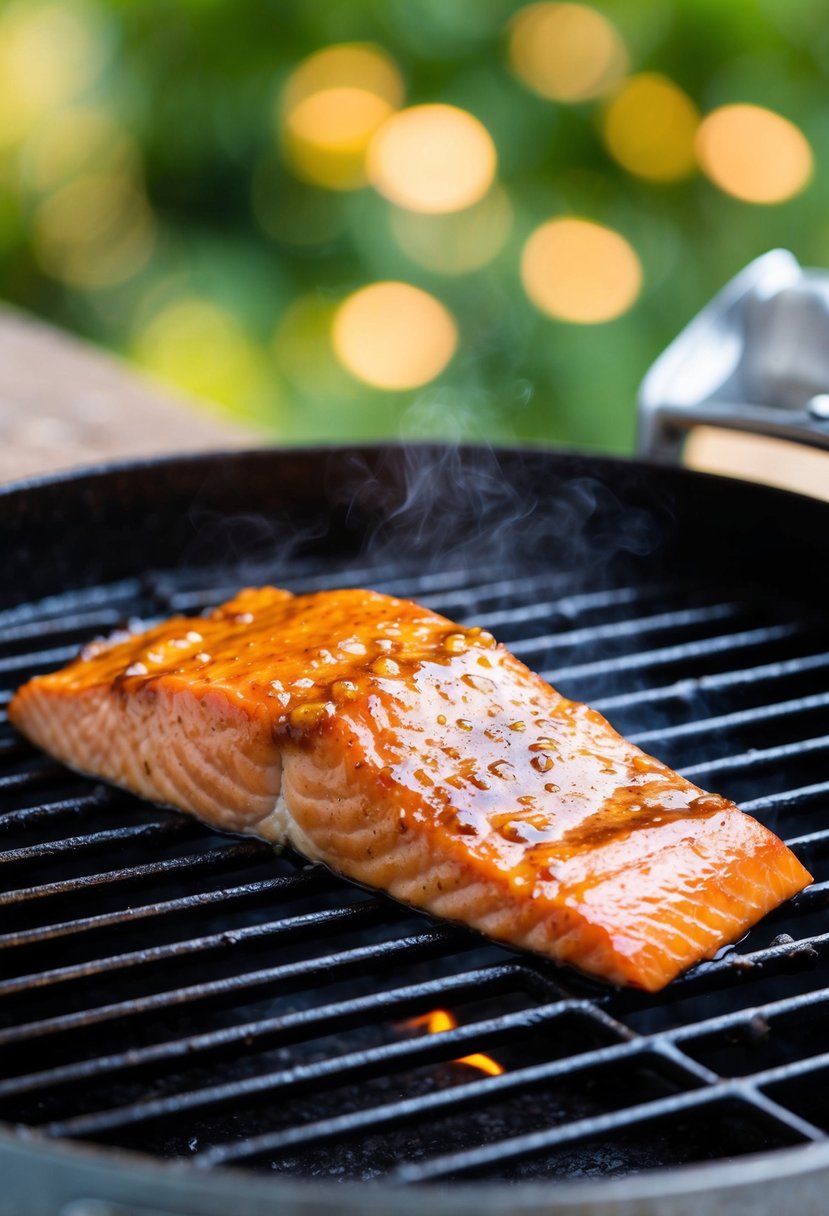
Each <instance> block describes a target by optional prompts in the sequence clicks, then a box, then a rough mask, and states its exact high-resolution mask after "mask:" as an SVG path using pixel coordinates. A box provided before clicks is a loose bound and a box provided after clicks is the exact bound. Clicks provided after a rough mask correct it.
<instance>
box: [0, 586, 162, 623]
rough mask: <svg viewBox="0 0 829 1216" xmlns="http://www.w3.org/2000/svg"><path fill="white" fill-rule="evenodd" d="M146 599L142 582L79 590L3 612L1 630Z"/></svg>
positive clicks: (0, 616)
mask: <svg viewBox="0 0 829 1216" xmlns="http://www.w3.org/2000/svg"><path fill="white" fill-rule="evenodd" d="M141 597H142V585H141V583H140V582H139V580H138V579H134V578H129V579H120V580H119V581H117V582H114V583H97V584H96V585H95V586H93V587H79V588H76V589H75V590H73V591H69V592H65V591H64V592H61V594H60V595H50V596H47V597H46V598H44V599H41V600H34V601H30V602H29V603H23V604H18V605H16V606H15V607H14V608H4V609H2V611H0V628H2V629H8V628H13V627H14V626H15V625H16V624H17V623H18V622H20V621H23V622H24V623H25V622H28V621H31V620H32V619H33V618H34V619H35V620H41V621H44V620H48V619H49V618H50V617H56V616H57V617H64V616H67V615H71V614H72V613H73V612H77V611H79V610H82V609H92V608H95V607H98V606H100V605H102V604H112V603H117V602H118V601H120V600H123V601H124V603H125V604H127V605H130V606H133V605H134V604H135V603H136V601H139V600H140V599H141Z"/></svg>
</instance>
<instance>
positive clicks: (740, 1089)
mask: <svg viewBox="0 0 829 1216" xmlns="http://www.w3.org/2000/svg"><path fill="white" fill-rule="evenodd" d="M0 515H2V519H3V530H4V547H3V551H2V554H0V569H2V576H3V577H2V581H1V582H0V586H2V595H3V601H2V605H0V626H2V649H0V680H1V681H2V688H3V690H4V691H3V692H2V694H0V696H2V701H3V703H4V704H5V703H7V701H8V698H9V696H10V694H11V691H12V690H13V689H14V688H15V687H16V686H17V685H18V684H19V683H21V682H22V681H23V680H25V679H26V678H27V677H28V676H30V675H31V674H33V673H36V672H39V671H45V670H48V669H50V668H53V667H55V666H57V665H59V664H61V663H63V662H64V661H66V660H68V659H69V658H70V657H71V656H72V655H73V654H74V653H75V652H76V650H77V648H78V646H79V645H80V644H82V643H83V642H85V641H87V640H88V639H90V638H91V637H94V636H96V635H100V634H101V633H108V632H110V631H111V630H112V629H113V628H117V627H118V626H119V625H121V624H123V623H124V622H127V621H130V620H133V619H136V618H140V619H141V620H143V621H145V622H149V621H151V620H153V619H156V618H158V617H160V616H162V615H166V614H169V613H170V612H178V611H185V612H187V613H198V612H200V611H202V610H203V609H206V608H208V607H209V606H211V605H212V604H214V603H217V602H220V601H221V600H222V599H223V598H225V597H227V596H228V595H229V594H230V593H231V592H232V591H234V590H235V589H236V588H237V587H238V586H240V585H244V584H251V583H261V582H265V581H271V582H275V583H277V584H279V585H283V586H287V587H290V588H292V589H294V590H297V591H309V590H313V589H315V588H321V587H327V586H332V585H363V586H371V587H375V588H377V589H379V590H382V591H386V592H390V593H394V594H399V595H403V596H410V597H413V598H416V599H418V600H420V601H421V602H423V603H425V604H427V605H429V606H430V607H433V608H435V609H437V610H438V611H441V612H445V613H446V614H447V615H449V616H451V617H453V618H454V619H457V620H459V621H461V622H468V623H473V622H474V623H477V624H481V625H483V626H485V627H486V628H488V629H490V630H492V631H493V632H494V633H495V634H496V636H497V637H498V638H499V639H501V640H503V641H505V642H506V643H507V644H508V645H510V647H511V648H512V649H513V650H514V651H516V652H517V653H518V655H519V656H520V657H521V658H522V659H524V660H525V661H526V662H527V663H528V664H529V665H530V666H532V667H534V668H536V669H537V670H540V671H541V672H542V673H543V674H544V675H545V676H546V677H547V678H549V679H550V680H551V681H552V682H554V684H555V685H556V686H557V687H559V688H560V689H561V690H562V691H563V692H564V693H566V694H568V695H571V696H573V697H578V698H580V699H584V700H588V701H589V702H591V703H592V704H593V705H595V706H596V707H597V708H598V709H600V710H601V711H602V712H604V713H605V714H606V715H607V716H608V717H609V718H610V719H611V721H612V722H613V723H614V725H616V726H617V727H618V728H619V729H620V730H621V731H622V732H623V733H625V734H627V735H629V736H630V737H632V738H633V739H634V740H636V741H637V742H638V743H640V744H641V745H642V746H643V747H645V748H646V749H647V750H652V751H653V752H655V753H656V754H657V755H659V756H660V757H661V758H663V759H665V760H667V761H668V762H669V763H671V764H673V765H674V766H675V767H677V768H679V769H680V770H681V771H683V772H685V773H687V774H688V775H689V776H690V777H691V778H692V779H693V780H695V781H697V782H699V783H700V784H703V785H705V786H708V787H709V788H713V789H717V790H719V791H721V792H723V793H725V794H727V795H730V796H732V797H734V798H736V799H737V800H739V801H740V802H741V804H742V805H743V806H744V807H746V808H747V809H748V810H750V811H751V813H752V814H754V815H755V816H757V817H758V818H760V819H761V820H763V821H764V822H766V823H767V824H769V826H771V827H772V828H773V829H774V830H776V831H778V832H779V833H780V834H781V835H783V836H784V837H785V838H786V839H787V840H788V842H789V843H790V844H791V845H792V847H793V848H794V850H795V851H796V852H797V853H798V855H799V856H800V857H801V859H802V860H803V861H804V863H805V864H806V865H807V866H808V867H809V868H810V869H811V870H812V872H813V873H814V875H815V883H814V885H813V886H812V887H811V888H809V889H808V890H807V891H805V892H804V893H802V894H801V895H800V896H798V897H797V898H796V899H795V900H793V901H792V902H791V903H789V904H787V905H786V906H785V907H783V908H781V909H780V910H779V911H777V912H776V913H774V914H772V915H771V916H770V917H769V918H767V919H766V920H765V921H764V922H763V923H761V924H760V925H758V926H757V927H756V928H755V929H753V930H752V931H751V932H750V933H749V934H748V935H747V936H746V937H745V938H744V939H743V940H742V941H741V942H739V943H737V944H736V945H735V946H734V947H729V948H727V949H725V950H723V951H722V952H721V955H720V956H719V957H717V958H716V959H714V960H712V961H710V962H706V963H703V964H701V965H699V966H697V967H695V968H694V969H693V970H692V971H690V972H689V973H687V974H686V975H684V976H682V977H681V978H679V979H678V980H676V981H675V982H674V983H672V984H671V985H669V987H668V988H667V989H666V990H665V991H664V992H662V993H660V994H656V995H645V994H641V993H636V992H632V991H617V990H613V989H610V988H606V987H603V986H601V985H600V984H598V983H594V982H592V981H590V980H589V979H586V978H583V977H580V976H579V975H577V974H576V973H575V972H572V971H569V970H567V969H564V968H557V967H555V966H553V965H552V964H551V963H549V962H548V961H545V960H543V959H540V958H536V957H532V956H529V955H521V954H518V953H514V952H511V951H508V950H506V949H502V948H500V947H497V946H495V945H492V944H489V943H487V942H486V941H485V940H483V939H482V938H480V937H477V936H475V935H474V934H472V933H470V932H467V931H465V930H463V929H460V928H458V927H455V926H452V925H447V924H442V923H436V922H434V921H432V920H431V919H430V918H428V917H427V916H424V915H421V914H417V913H414V912H412V911H410V910H407V909H406V908H403V907H401V906H399V905H397V904H394V903H392V902H391V901H390V900H388V899H385V898H383V897H381V896H378V895H376V894H373V893H371V892H367V891H364V890H362V889H360V888H358V887H356V886H354V885H352V884H349V883H346V882H344V881H341V880H339V879H337V878H335V877H334V876H332V875H331V874H329V873H328V872H327V871H325V870H323V869H322V868H320V867H313V866H309V865H308V864H307V863H305V862H304V861H303V860H302V859H300V858H297V857H295V856H293V855H290V854H286V855H283V856H279V857H277V856H275V855H274V854H273V853H272V851H271V850H270V849H269V848H268V847H267V846H266V845H265V844H261V843H259V842H256V841H252V840H240V839H235V838H232V837H227V836H221V835H218V834H217V833H215V832H211V831H209V830H208V829H206V828H204V827H202V826H201V825H199V824H198V823H196V822H195V821H194V820H192V819H189V818H187V817H185V816H182V815H178V814H176V813H174V812H172V811H168V810H166V809H161V808H155V807H151V806H148V805H146V804H143V803H141V802H139V801H138V800H137V799H135V798H133V797H131V796H129V795H127V794H125V793H121V792H118V791H113V790H111V789H107V788H104V787H102V786H101V785H99V784H97V783H96V782H94V781H91V780H88V779H86V778H82V777H80V776H77V775H74V774H72V773H70V772H68V771H66V770H65V769H63V768H61V767H60V766H59V765H57V764H55V763H54V762H52V761H51V760H49V759H47V758H46V757H44V756H42V755H39V754H37V753H36V752H35V750H34V749H32V748H31V747H29V746H28V745H27V744H26V743H25V742H23V741H22V740H21V739H20V738H19V737H17V736H16V735H15V734H14V733H13V731H12V729H11V728H10V727H9V726H8V725H7V724H6V723H5V722H4V723H3V724H2V726H0V799H1V800H2V802H1V803H0V805H1V806H2V813H1V814H0V833H2V841H1V842H0V843H2V852H0V873H2V893H0V903H2V907H3V914H2V929H1V931H0V960H2V967H3V972H2V981H0V993H2V998H3V999H2V1004H1V1005H0V1120H2V1121H3V1128H2V1131H0V1176H2V1178H3V1193H2V1195H0V1212H3V1211H9V1212H17V1211H23V1210H25V1211H31V1212H34V1213H38V1214H39V1213H53V1212H64V1213H66V1216H70V1214H71V1216H81V1213H87V1214H89V1216H92V1214H93V1213H97V1214H99V1216H103V1213H116V1212H117V1213H121V1214H123V1213H126V1212H129V1213H133V1212H135V1213H138V1212H142V1211H143V1212H146V1211H150V1210H151V1211H152V1212H153V1213H160V1212H177V1213H187V1212H205V1213H213V1212H215V1213H218V1212H229V1211H232V1212H233V1213H234V1214H239V1216H244V1214H248V1213H249V1214H254V1213H263V1212H269V1211H276V1210H278V1211H279V1212H280V1213H285V1214H289V1213H303V1214H307V1216H310V1214H311V1213H314V1214H315V1216H322V1214H323V1213H334V1212H351V1211H354V1212H357V1211H360V1212H365V1211H366V1210H367V1209H369V1208H371V1209H372V1210H375V1211H377V1212H378V1213H395V1214H402V1216H405V1214H407V1213H414V1212H417V1213H420V1212H421V1211H422V1208H423V1204H424V1203H427V1204H428V1205H429V1207H430V1209H431V1210H432V1211H434V1212H435V1213H436V1214H440V1216H443V1214H444V1213H454V1214H456V1216H460V1214H463V1213H472V1212H475V1213H479V1214H480V1213H484V1214H486V1213H495V1212H498V1213H502V1212H503V1213H506V1212H511V1213H512V1212H520V1213H530V1212H541V1211H544V1212H558V1213H587V1212H594V1211H598V1210H601V1212H603V1213H611V1212H612V1213H627V1212H633V1211H636V1212H638V1213H645V1212H654V1213H655V1212H657V1211H658V1212H663V1211H667V1210H670V1211H671V1212H672V1213H681V1212H686V1211H687V1212H690V1211H698V1210H699V1208H698V1206H697V1204H698V1203H699V1201H700V1197H704V1198H705V1199H706V1200H707V1202H708V1203H709V1204H710V1205H711V1206H712V1207H714V1206H719V1205H721V1203H722V1202H723V1201H724V1199H725V1198H726V1197H730V1199H731V1200H732V1201H733V1202H737V1201H738V1200H739V1201H740V1202H742V1203H744V1204H745V1205H746V1206H745V1210H746V1211H748V1210H757V1209H756V1208H755V1207H753V1206H752V1205H754V1204H756V1203H757V1202H758V1201H759V1202H762V1203H763V1204H764V1205H766V1207H769V1208H771V1209H772V1210H774V1209H777V1210H779V1209H780V1208H781V1207H782V1206H783V1204H784V1203H785V1204H786V1205H787V1206H789V1207H794V1208H796V1209H797V1210H798V1212H808V1211H819V1210H823V1199H824V1192H825V1186H826V1180H827V1178H829V1144H827V1137H828V1136H829V1103H827V1102H826V1100H825V1097H824V1095H825V1092H826V1091H825V1086H826V1075H827V1068H828V1067H829V1031H827V1026H829V1018H827V1012H829V923H827V913H826V905H827V901H828V900H829V871H827V865H828V864H829V821H827V817H826V805H827V795H828V794H829V779H827V778H828V777H829V774H827V768H826V762H827V756H829V691H827V675H828V674H829V628H828V627H827V619H826V611H825V594H826V570H827V559H829V527H827V523H829V508H827V507H825V506H824V505H823V504H820V503H817V502H812V501H808V500H806V499H804V498H801V497H799V496H797V495H792V494H787V493H784V492H781V491H776V490H771V489H768V488H764V487H758V486H753V485H748V484H741V483H737V482H732V481H729V480H727V479H721V478H714V477H709V476H706V475H703V474H699V473H692V472H688V471H685V470H679V469H671V468H664V467H659V466H656V465H652V464H647V463H645V462H635V461H630V462H628V461H616V460H612V459H608V458H596V457H592V456H577V455H570V454H562V453H556V452H549V451H541V450H537V451H519V450H512V449H505V450H499V451H491V450H487V449H483V448H474V447H468V448H460V449H451V450H450V449H446V448H442V447H440V446H435V445H432V446H429V445H426V446H422V447H412V448H405V447H396V446H393V445H391V446H387V447H379V448H337V449H320V450H294V451H265V452H254V453H247V454H234V455H232V456H225V457H220V456H206V457H195V458H187V459H181V458H176V459H171V460H162V461H157V462H142V463H138V464H134V465H130V466H123V467H118V468H109V469H103V470H98V471H91V472H85V473H83V474H74V475H65V476H59V477H55V478H52V479H49V480H43V481H41V482H35V483H31V484H28V485H24V486H19V487H16V488H12V489H9V490H6V491H4V492H3V493H2V494H0ZM437 1008H441V1009H447V1010H450V1011H451V1012H452V1014H453V1015H454V1018H455V1019H456V1021H457V1027H456V1028H455V1029H450V1030H447V1031H444V1032H442V1033H437V1034H431V1035H430V1034H428V1033H426V1031H425V1030H424V1028H423V1027H422V1025H420V1024H419V1023H416V1021H415V1020H416V1019H419V1018H421V1017H422V1016H423V1015H424V1014H427V1013H429V1012H430V1011H432V1010H434V1009H437ZM476 1054H477V1055H484V1056H486V1057H487V1058H489V1059H490V1060H493V1061H495V1063H496V1064H497V1065H498V1066H499V1067H500V1068H502V1069H503V1071H502V1072H500V1074H499V1075H488V1074H486V1073H484V1072H482V1071H480V1070H479V1069H477V1068H475V1067H474V1066H473V1065H471V1064H469V1063H465V1062H463V1061H464V1060H465V1059H466V1058H467V1057H470V1056H473V1055H476ZM677 1166H682V1167H683V1168H682V1169H676V1168H673V1167H677ZM666 1167H671V1168H670V1170H669V1171H666ZM669 1200H670V1203H671V1206H670V1208H668V1207H667V1206H666V1204H667V1203H668V1201H669ZM734 1210H736V1209H734ZM740 1210H742V1209H740Z"/></svg>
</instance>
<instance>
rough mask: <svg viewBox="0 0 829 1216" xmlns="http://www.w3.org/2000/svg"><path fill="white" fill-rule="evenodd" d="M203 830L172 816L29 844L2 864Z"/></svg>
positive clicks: (6, 855) (4, 857)
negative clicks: (86, 834)
mask: <svg viewBox="0 0 829 1216" xmlns="http://www.w3.org/2000/svg"><path fill="white" fill-rule="evenodd" d="M203 830H204V829H200V828H199V827H198V825H197V824H195V823H194V822H193V821H192V820H190V819H185V818H184V816H183V815H174V814H172V813H171V815H170V818H169V819H163V820H162V819H159V820H158V821H157V822H154V823H153V822H151V823H133V824H128V825H126V826H125V827H121V828H109V829H107V830H106V831H102V832H90V833H89V835H88V836H70V837H67V838H66V839H65V840H47V841H44V842H43V843H42V844H34V845H27V846H26V847H25V848H21V849H8V850H7V851H6V852H5V853H0V865H10V864H12V863H14V864H23V863H31V862H35V863H36V862H39V861H43V860H45V859H46V858H47V857H61V858H63V857H66V855H67V854H68V853H70V852H71V853H74V854H75V855H76V856H77V855H79V854H81V853H87V852H92V851H94V852H98V851H100V850H101V849H106V848H109V847H110V846H111V845H117V844H125V843H127V842H129V841H132V840H142V839H144V840H146V839H149V838H150V837H157V838H163V837H169V836H187V835H194V834H195V833H197V832H200V831H203Z"/></svg>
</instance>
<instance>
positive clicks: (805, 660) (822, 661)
mask: <svg viewBox="0 0 829 1216" xmlns="http://www.w3.org/2000/svg"><path fill="white" fill-rule="evenodd" d="M826 667H829V652H826V651H821V652H820V653H819V654H809V655H803V656H799V657H797V658H793V659H782V660H777V661H775V662H773V663H762V664H760V665H759V666H755V667H740V668H738V670H736V671H721V672H712V673H711V674H708V675H703V676H699V677H695V678H692V679H683V680H677V681H676V682H675V683H673V684H665V685H663V686H662V687H661V688H643V689H631V691H630V692H623V693H617V694H616V695H615V696H610V697H594V698H592V700H591V703H592V705H593V708H594V709H597V710H599V712H600V713H603V714H605V713H609V712H610V711H611V710H615V709H624V708H625V707H626V706H628V705H641V704H652V703H654V702H659V701H670V700H675V699H676V700H687V699H688V697H689V696H694V695H695V694H697V693H708V694H711V693H716V692H725V691H726V690H730V689H734V688H740V687H743V686H751V687H759V686H762V685H765V684H771V683H773V682H774V681H775V680H783V679H786V678H787V677H790V676H801V675H806V674H808V673H809V672H814V671H822V670H823V669H824V668H826Z"/></svg>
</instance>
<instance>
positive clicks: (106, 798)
mask: <svg viewBox="0 0 829 1216" xmlns="http://www.w3.org/2000/svg"><path fill="white" fill-rule="evenodd" d="M111 803H112V796H111V794H110V792H109V791H107V792H104V791H103V790H101V789H100V788H99V789H96V790H93V792H92V793H89V794H76V795H75V796H74V797H73V798H60V799H58V800H57V801H55V802H41V803H38V805H37V806H24V807H15V808H14V809H13V810H10V811H0V835H2V833H3V832H4V831H5V832H10V831H12V830H14V829H15V828H21V827H22V828H25V827H28V826H29V825H30V824H33V823H40V822H42V821H43V820H60V819H64V818H66V817H68V816H73V815H81V814H83V813H84V812H85V811H90V810H93V809H97V810H103V809H104V808H105V807H107V806H108V805H110V804H111ZM9 855H10V850H0V865H2V863H3V859H4V857H6V856H9Z"/></svg>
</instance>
